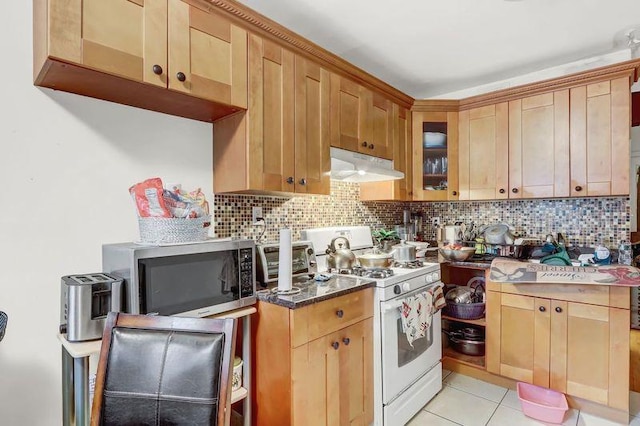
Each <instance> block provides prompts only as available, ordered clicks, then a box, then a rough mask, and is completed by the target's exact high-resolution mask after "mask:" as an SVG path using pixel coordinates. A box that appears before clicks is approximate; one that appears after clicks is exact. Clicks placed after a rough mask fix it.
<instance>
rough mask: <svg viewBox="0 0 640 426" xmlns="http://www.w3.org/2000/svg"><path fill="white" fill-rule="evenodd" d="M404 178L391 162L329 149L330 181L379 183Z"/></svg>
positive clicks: (337, 149) (332, 148)
mask: <svg viewBox="0 0 640 426" xmlns="http://www.w3.org/2000/svg"><path fill="white" fill-rule="evenodd" d="M402 178H404V173H402V172H399V171H397V170H394V169H393V161H391V160H386V159H384V158H377V157H372V156H370V155H365V154H360V153H358V152H351V151H347V150H344V149H340V148H334V147H331V179H335V180H341V181H344V182H380V181H385V180H395V179H402Z"/></svg>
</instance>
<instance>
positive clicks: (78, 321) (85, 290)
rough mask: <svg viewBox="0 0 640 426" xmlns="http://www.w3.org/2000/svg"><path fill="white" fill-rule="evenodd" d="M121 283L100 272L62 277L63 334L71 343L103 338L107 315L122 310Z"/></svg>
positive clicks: (116, 278)
mask: <svg viewBox="0 0 640 426" xmlns="http://www.w3.org/2000/svg"><path fill="white" fill-rule="evenodd" d="M122 283H123V281H122V279H121V278H118V277H115V276H113V275H109V274H104V273H101V272H99V273H93V274H78V275H67V276H64V277H62V281H61V284H60V333H66V334H67V340H68V341H70V342H81V341H85V340H96V339H101V338H102V331H103V330H104V326H105V321H106V319H107V314H108V313H109V312H110V311H115V312H120V311H122V308H123V303H122V294H123V292H122V285H123V284H122Z"/></svg>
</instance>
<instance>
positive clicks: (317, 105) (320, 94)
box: [294, 55, 331, 195]
mask: <svg viewBox="0 0 640 426" xmlns="http://www.w3.org/2000/svg"><path fill="white" fill-rule="evenodd" d="M329 114H330V73H329V71H327V70H325V69H324V68H322V67H320V65H318V64H316V63H314V62H311V61H309V60H308V59H305V58H303V57H302V56H298V55H296V58H295V176H294V179H295V192H297V193H311V194H326V195H328V194H329V192H330V182H329V176H330V173H331V158H330V156H329V151H330V149H329V148H330V146H329V132H330V129H329V121H330V117H329Z"/></svg>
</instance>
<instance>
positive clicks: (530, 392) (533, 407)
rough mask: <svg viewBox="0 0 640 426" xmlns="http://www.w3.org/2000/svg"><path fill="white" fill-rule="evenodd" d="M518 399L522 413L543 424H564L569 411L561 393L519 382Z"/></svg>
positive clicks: (565, 399)
mask: <svg viewBox="0 0 640 426" xmlns="http://www.w3.org/2000/svg"><path fill="white" fill-rule="evenodd" d="M517 386H518V399H520V403H521V404H522V412H523V413H524V414H525V416H529V417H531V418H534V419H536V420H540V421H541V422H547V423H562V421H563V420H564V415H565V413H566V412H567V410H569V405H568V404H567V398H566V397H565V396H564V394H563V393H561V392H556V391H554V390H551V389H547V388H543V387H540V386H536V385H530V384H529V383H522V382H518V385H517Z"/></svg>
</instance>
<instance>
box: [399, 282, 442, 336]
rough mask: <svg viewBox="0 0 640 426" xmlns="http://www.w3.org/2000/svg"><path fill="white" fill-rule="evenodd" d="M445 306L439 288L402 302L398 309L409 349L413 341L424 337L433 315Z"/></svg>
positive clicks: (440, 288)
mask: <svg viewBox="0 0 640 426" xmlns="http://www.w3.org/2000/svg"><path fill="white" fill-rule="evenodd" d="M445 305H446V302H445V300H444V294H443V293H442V287H441V286H437V287H435V289H432V290H428V291H423V292H420V293H417V294H415V295H413V296H409V297H407V298H405V299H404V300H403V301H402V306H401V307H400V319H401V322H402V331H403V332H404V334H405V335H406V336H407V341H408V342H409V344H410V345H411V347H413V341H414V340H416V339H420V338H422V337H424V336H426V334H427V330H428V329H429V327H431V320H432V319H433V314H435V313H436V312H437V311H438V310H440V309H442V307H443V306H445Z"/></svg>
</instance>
